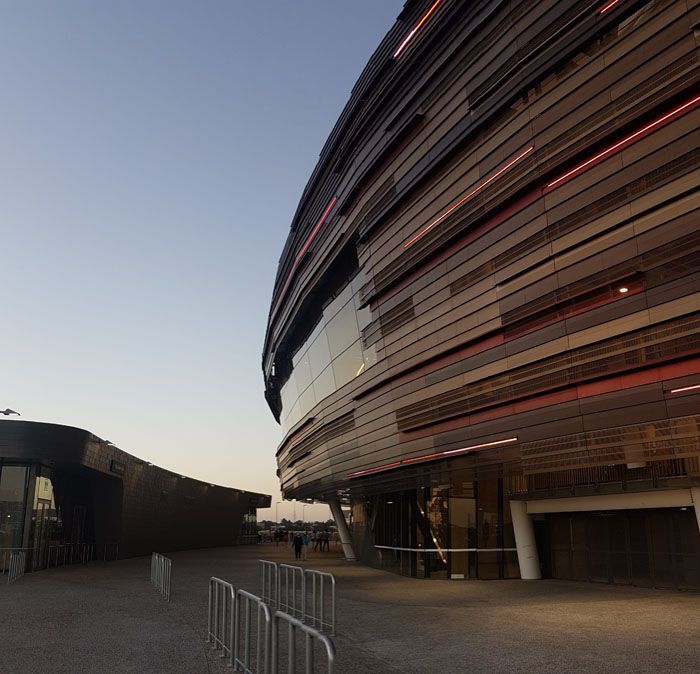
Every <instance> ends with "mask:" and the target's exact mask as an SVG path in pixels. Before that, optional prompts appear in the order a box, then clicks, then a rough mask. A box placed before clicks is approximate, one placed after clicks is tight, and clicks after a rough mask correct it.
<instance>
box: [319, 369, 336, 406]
mask: <svg viewBox="0 0 700 674" xmlns="http://www.w3.org/2000/svg"><path fill="white" fill-rule="evenodd" d="M335 388H336V387H335V377H334V376H333V368H332V367H331V366H330V365H329V366H328V367H327V368H326V369H325V370H324V371H323V372H321V374H320V375H319V376H318V377H317V378H316V379H314V392H315V393H316V400H317V401H319V402H320V401H321V400H323V399H324V398H326V397H327V396H329V395H330V394H331V393H333V392H334V391H335Z"/></svg>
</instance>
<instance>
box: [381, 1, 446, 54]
mask: <svg viewBox="0 0 700 674" xmlns="http://www.w3.org/2000/svg"><path fill="white" fill-rule="evenodd" d="M441 2H442V0H435V2H434V3H433V6H432V7H431V8H430V9H429V10H428V11H427V13H426V14H425V16H423V18H422V19H421V20H420V21H419V22H418V23H417V24H416V25H415V27H414V28H413V30H412V31H411V32H410V33H409V34H408V35H407V36H406V37H405V38H404V40H403V42H402V43H401V44H400V45H399V48H398V49H397V50H396V51H395V52H394V55H393V56H392V58H396V57H397V56H398V55H399V54H400V53H401V52H402V51H403V49H404V47H405V46H406V45H407V44H408V43H409V42H410V40H411V38H412V37H413V36H414V35H415V34H416V33H417V32H418V30H419V29H420V27H421V26H422V25H423V24H424V23H425V22H426V21H427V20H428V17H429V16H430V15H431V14H432V13H433V10H434V9H435V8H436V7H437V6H438V5H439V4H440V3H441Z"/></svg>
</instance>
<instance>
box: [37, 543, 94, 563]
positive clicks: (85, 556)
mask: <svg viewBox="0 0 700 674" xmlns="http://www.w3.org/2000/svg"><path fill="white" fill-rule="evenodd" d="M52 550H55V555H53V556H54V568H55V567H57V566H58V560H59V557H60V556H61V551H62V552H63V558H62V561H61V564H62V565H63V566H65V565H66V564H81V563H83V562H91V561H92V559H93V556H94V554H95V544H94V543H58V544H56V545H49V549H48V559H47V563H46V567H47V568H49V569H50V568H51V557H52V552H51V551H52Z"/></svg>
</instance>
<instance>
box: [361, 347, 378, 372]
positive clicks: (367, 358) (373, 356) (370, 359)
mask: <svg viewBox="0 0 700 674" xmlns="http://www.w3.org/2000/svg"><path fill="white" fill-rule="evenodd" d="M362 355H363V358H364V362H365V370H366V369H367V368H369V367H372V365H374V364H375V363H376V362H377V347H376V345H375V344H372V346H370V347H369V348H367V349H363V351H362Z"/></svg>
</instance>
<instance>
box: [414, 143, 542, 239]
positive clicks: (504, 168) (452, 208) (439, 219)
mask: <svg viewBox="0 0 700 674" xmlns="http://www.w3.org/2000/svg"><path fill="white" fill-rule="evenodd" d="M534 149H535V146H534V145H531V146H530V147H529V148H527V150H525V151H524V152H521V153H520V154H519V155H518V156H517V157H516V158H515V159H512V160H511V161H510V162H508V163H507V164H506V165H505V166H502V167H501V168H500V169H499V170H498V171H496V173H494V174H493V175H492V176H490V177H489V178H487V179H486V180H484V182H482V183H480V184H479V185H477V186H476V187H475V188H474V189H473V190H472V191H471V192H469V194H467V195H466V196H464V197H462V198H461V199H460V200H459V201H457V202H456V203H454V204H452V206H450V208H448V209H447V210H446V211H445V212H444V213H443V214H442V215H440V216H438V217H437V218H436V219H435V220H433V221H432V222H431V223H430V224H429V225H428V226H427V227H426V228H425V229H423V230H422V231H420V232H419V233H418V234H416V235H415V236H414V237H413V238H412V239H410V240H409V241H407V242H406V243H404V245H403V247H404V248H408V247H409V246H411V245H413V244H414V243H415V242H416V241H418V239H420V238H421V237H422V236H423V235H425V234H427V233H428V232H429V231H430V230H431V229H432V228H433V227H435V225H438V224H439V223H440V222H442V221H443V220H444V219H445V218H446V217H447V216H448V215H450V214H451V213H452V212H454V211H455V210H457V209H458V208H459V207H460V206H461V205H462V204H463V203H465V202H466V201H468V200H469V199H470V198H471V197H473V196H474V195H475V194H478V193H479V192H480V191H481V190H482V189H484V187H486V186H487V185H489V184H490V183H492V182H493V181H494V180H495V179H496V178H498V177H499V176H500V175H502V174H503V173H505V172H506V171H507V170H508V169H510V168H511V167H512V166H514V165H515V164H517V163H518V162H519V161H520V160H521V159H523V158H524V157H526V156H527V155H528V154H530V152H532V151H533V150H534Z"/></svg>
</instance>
